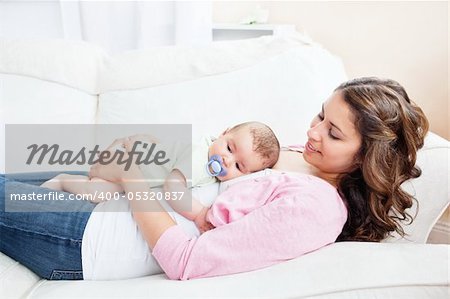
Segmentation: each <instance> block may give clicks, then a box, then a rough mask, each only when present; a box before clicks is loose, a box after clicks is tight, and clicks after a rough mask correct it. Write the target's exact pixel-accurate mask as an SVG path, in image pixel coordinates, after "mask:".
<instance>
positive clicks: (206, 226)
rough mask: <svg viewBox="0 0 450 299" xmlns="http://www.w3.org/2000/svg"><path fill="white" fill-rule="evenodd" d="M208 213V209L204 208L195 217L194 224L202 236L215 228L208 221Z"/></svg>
mask: <svg viewBox="0 0 450 299" xmlns="http://www.w3.org/2000/svg"><path fill="white" fill-rule="evenodd" d="M207 213H208V208H203V209H202V210H201V211H200V213H199V214H198V215H197V217H195V219H194V223H195V225H196V226H197V227H198V230H199V231H200V233H201V234H203V233H204V232H207V231H209V230H211V229H213V228H215V227H214V225H212V224H211V223H210V222H209V221H208V220H206V214H207Z"/></svg>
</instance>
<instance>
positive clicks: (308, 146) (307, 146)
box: [305, 141, 320, 153]
mask: <svg viewBox="0 0 450 299" xmlns="http://www.w3.org/2000/svg"><path fill="white" fill-rule="evenodd" d="M305 148H306V150H307V151H309V152H312V153H320V151H318V150H317V149H316V148H315V147H314V146H313V145H312V144H311V143H310V142H309V141H308V142H307V143H306V145H305Z"/></svg>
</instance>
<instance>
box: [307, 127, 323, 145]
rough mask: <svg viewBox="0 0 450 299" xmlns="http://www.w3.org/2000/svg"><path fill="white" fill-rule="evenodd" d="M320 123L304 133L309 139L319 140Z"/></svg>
mask: <svg viewBox="0 0 450 299" xmlns="http://www.w3.org/2000/svg"><path fill="white" fill-rule="evenodd" d="M320 129H321V128H320V124H317V125H315V126H314V127H312V128H310V129H309V130H308V131H307V132H306V133H307V135H308V138H309V139H312V140H316V141H320Z"/></svg>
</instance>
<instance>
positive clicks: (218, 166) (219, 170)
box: [206, 155, 227, 176]
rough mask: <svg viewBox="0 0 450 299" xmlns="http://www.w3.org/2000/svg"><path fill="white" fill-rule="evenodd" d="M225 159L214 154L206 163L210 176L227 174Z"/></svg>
mask: <svg viewBox="0 0 450 299" xmlns="http://www.w3.org/2000/svg"><path fill="white" fill-rule="evenodd" d="M222 163H223V161H222V158H221V157H220V156H219V155H212V156H211V158H209V161H208V164H206V172H207V173H208V174H209V175H210V176H226V175H227V171H226V170H225V168H224V167H223V165H222Z"/></svg>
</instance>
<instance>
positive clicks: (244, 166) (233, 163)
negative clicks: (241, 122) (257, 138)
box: [209, 127, 265, 181]
mask: <svg viewBox="0 0 450 299" xmlns="http://www.w3.org/2000/svg"><path fill="white" fill-rule="evenodd" d="M212 155H219V156H220V157H221V158H222V160H223V164H222V165H223V167H224V168H225V170H226V172H227V175H225V176H218V177H217V178H218V179H219V180H220V181H227V180H231V179H234V178H237V177H239V176H241V175H244V174H248V173H252V172H255V171H259V170H263V169H264V168H265V166H264V163H263V159H262V158H261V157H260V155H259V154H257V153H256V152H255V151H254V150H253V137H252V135H251V133H250V130H249V129H248V128H245V127H244V128H240V129H238V130H235V131H232V132H224V133H223V134H222V135H220V137H219V138H218V139H216V140H215V141H214V142H213V144H212V145H211V146H210V148H209V157H211V156H212Z"/></svg>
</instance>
